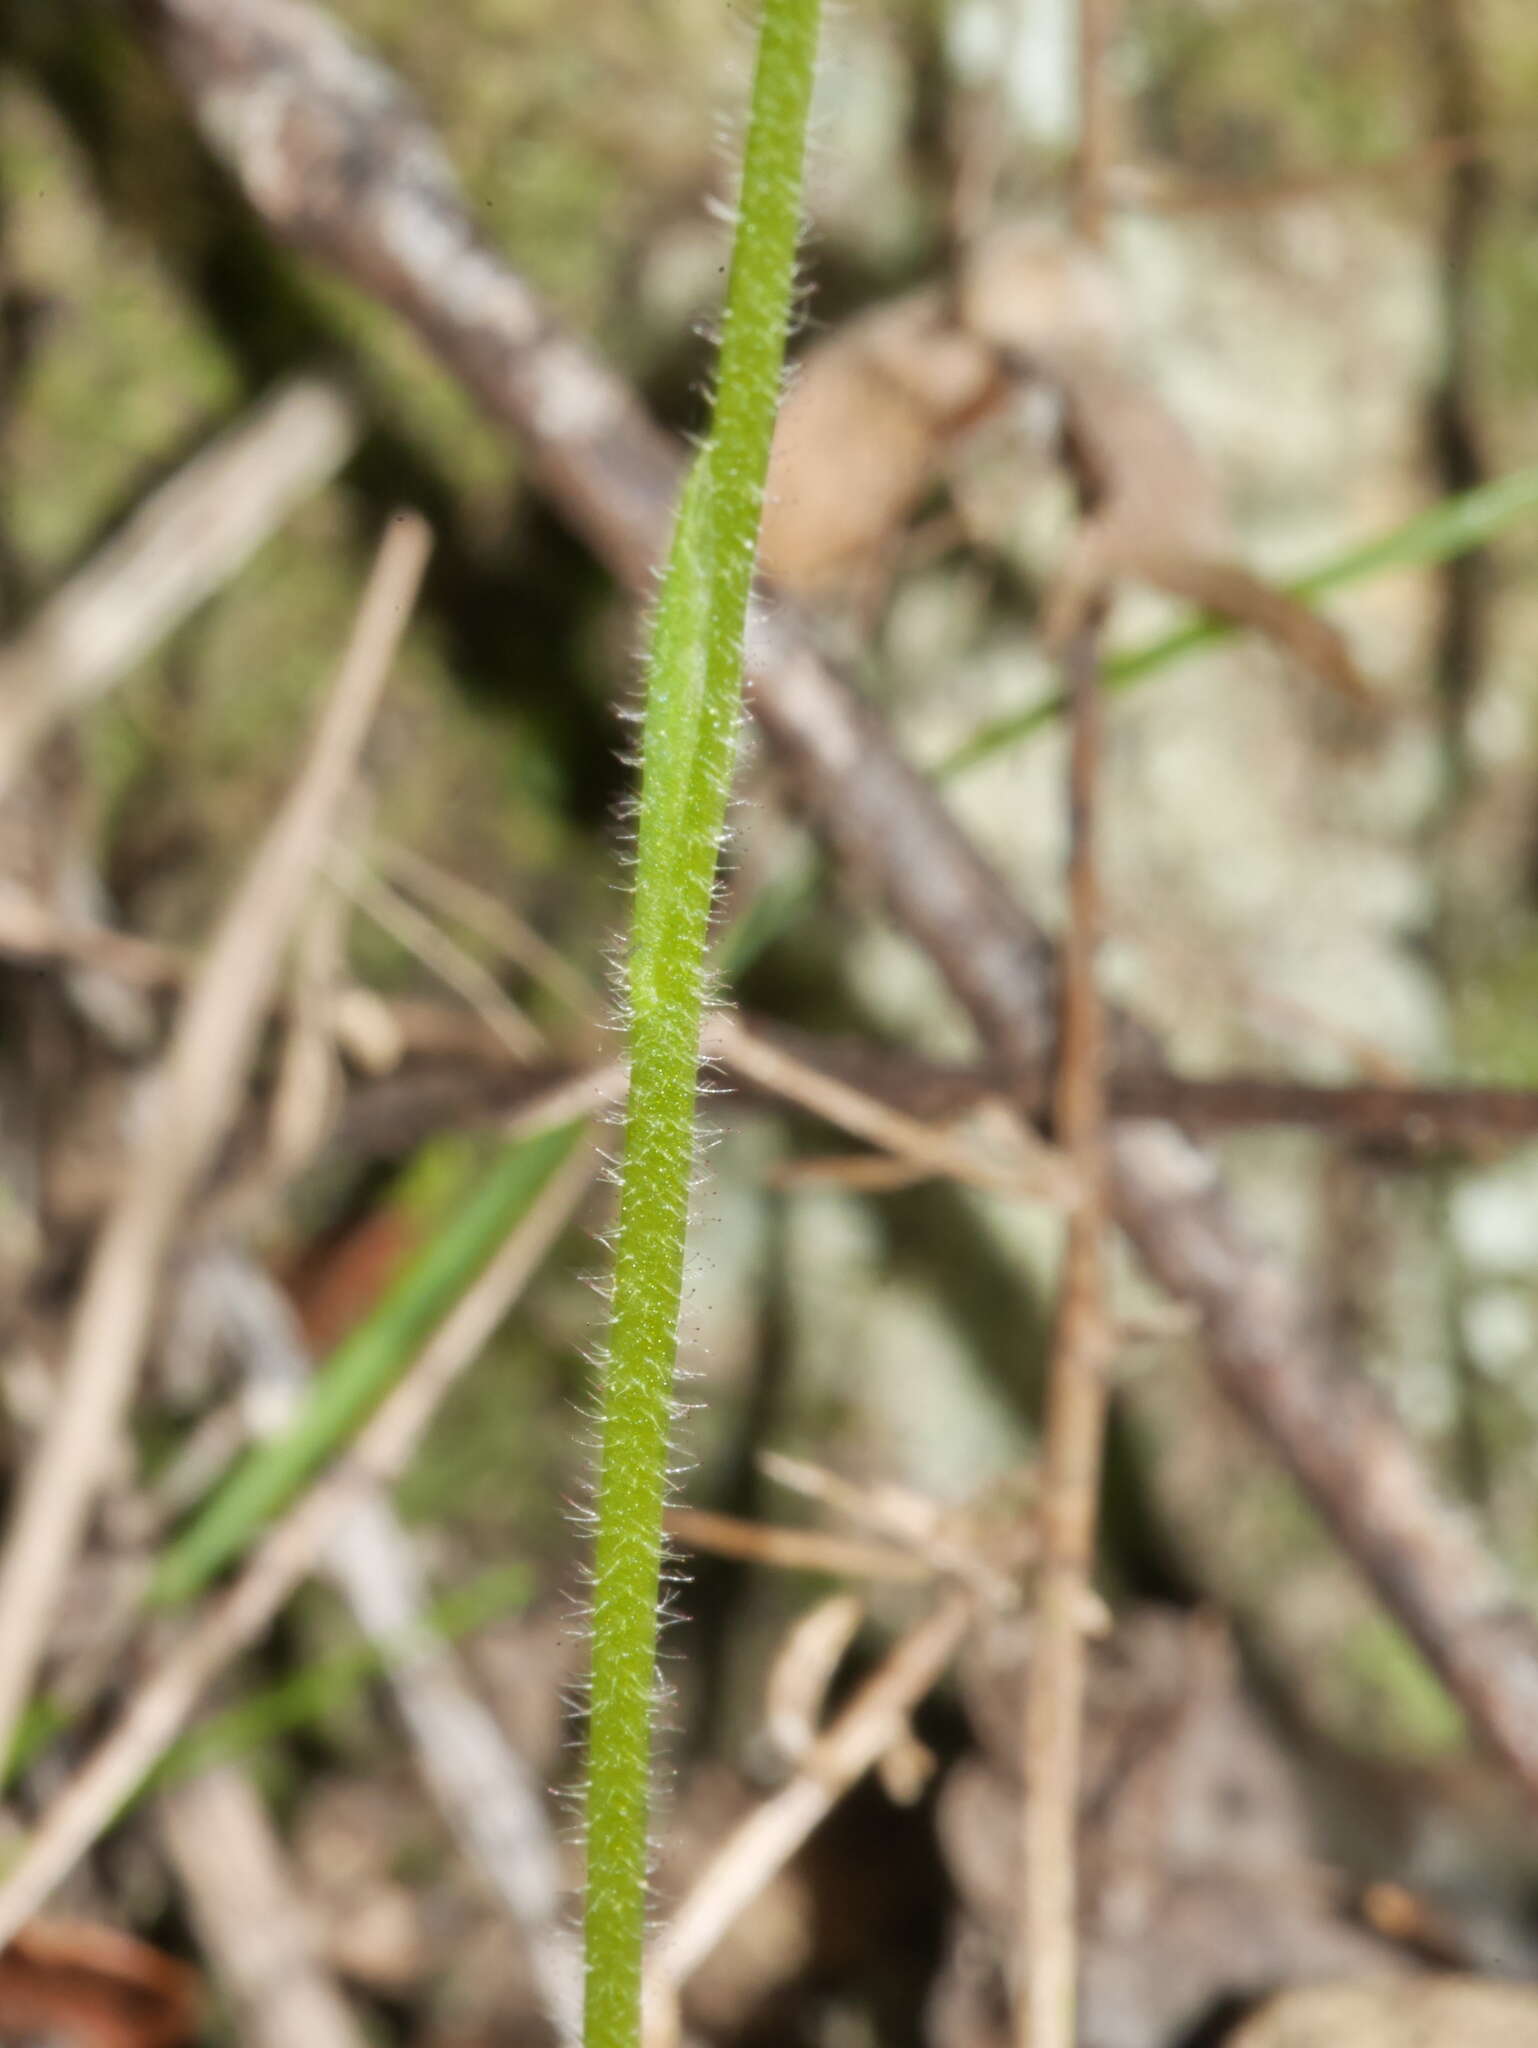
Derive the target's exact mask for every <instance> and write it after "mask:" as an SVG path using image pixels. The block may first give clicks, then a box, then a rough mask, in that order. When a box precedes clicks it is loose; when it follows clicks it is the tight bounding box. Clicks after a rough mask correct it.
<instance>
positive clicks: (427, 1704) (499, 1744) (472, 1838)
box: [187, 1252, 580, 2041]
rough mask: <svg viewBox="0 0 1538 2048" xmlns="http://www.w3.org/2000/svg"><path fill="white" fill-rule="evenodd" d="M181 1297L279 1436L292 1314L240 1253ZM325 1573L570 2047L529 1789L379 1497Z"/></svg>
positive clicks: (572, 1959) (295, 1347) (294, 1354)
mask: <svg viewBox="0 0 1538 2048" xmlns="http://www.w3.org/2000/svg"><path fill="white" fill-rule="evenodd" d="M188 1286H189V1288H192V1287H195V1288H196V1290H197V1291H196V1297H195V1298H194V1299H193V1300H191V1301H189V1302H188V1303H187V1307H188V1310H189V1312H190V1316H191V1318H192V1320H193V1322H194V1324H195V1325H197V1326H200V1327H201V1329H202V1331H203V1332H204V1333H205V1341H206V1337H207V1335H209V1334H212V1333H214V1332H216V1331H217V1332H218V1334H219V1335H220V1337H221V1338H222V1340H223V1341H222V1345H221V1348H222V1349H224V1350H226V1351H227V1352H228V1353H230V1354H231V1355H232V1356H233V1357H234V1358H235V1359H237V1360H238V1362H239V1365H240V1368H241V1370H242V1372H243V1374H244V1378H245V1383H246V1387H247V1389H248V1392H249V1393H250V1394H251V1395H253V1396H254V1397H255V1398H254V1399H253V1400H251V1401H250V1402H248V1404H247V1417H246V1419H247V1425H248V1429H247V1434H248V1435H249V1433H250V1426H251V1425H252V1424H253V1423H255V1425H256V1427H257V1430H258V1433H259V1434H262V1435H270V1434H272V1433H274V1432H275V1431H276V1430H278V1429H280V1428H282V1427H283V1426H285V1425H286V1424H287V1423H288V1422H289V1421H290V1420H291V1419H292V1417H293V1415H294V1413H295V1411H296V1410H297V1408H298V1407H299V1405H300V1402H301V1400H302V1398H303V1394H304V1389H305V1387H306V1385H307V1384H308V1382H309V1380H310V1378H311V1375H312V1370H313V1368H312V1362H311V1360H310V1358H309V1356H308V1353H307V1350H306V1346H305V1341H304V1337H303V1333H302V1332H301V1330H300V1327H299V1324H298V1320H297V1318H296V1316H295V1313H294V1310H293V1308H292V1306H291V1304H290V1303H289V1302H288V1300H287V1299H286V1297H285V1296H284V1295H283V1294H282V1292H281V1290H280V1289H279V1288H278V1287H277V1285H276V1283H275V1282H274V1281H273V1280H272V1279H271V1278H270V1277H269V1276H268V1274H267V1273H265V1272H264V1271H263V1270H262V1269H261V1268H260V1267H259V1266H257V1265H255V1264H254V1263H253V1262H252V1261H251V1260H250V1259H248V1258H246V1257H244V1256H242V1255H240V1254H238V1253H228V1252H225V1253H217V1254H215V1255H214V1256H213V1257H212V1258H210V1259H208V1260H205V1261H203V1262H202V1265H201V1271H200V1272H198V1273H196V1274H194V1275H192V1276H189V1282H188ZM321 1568H322V1570H323V1572H324V1574H325V1575H326V1576H327V1577H328V1578H329V1579H330V1580H331V1581H332V1582H333V1584H334V1585H335V1586H336V1588H337V1590H338V1592H339V1593H340V1594H341V1596H342V1598H343V1599H344V1600H345V1601H346V1603H347V1605H348V1606H349V1608H350V1609H351V1610H352V1613H353V1615H354V1618H355V1619H356V1621H357V1622H358V1625H359V1627H360V1628H361V1629H362V1631H363V1634H364V1636H365V1637H366V1638H367V1639H368V1640H369V1641H370V1642H372V1643H373V1644H374V1645H375V1646H376V1647H377V1648H378V1649H379V1650H380V1651H381V1652H382V1655H383V1661H384V1670H385V1675H386V1677H387V1679H388V1682H389V1684H390V1686H391V1689H392V1690H393V1692H394V1694H395V1697H396V1704H397V1707H398V1709H399V1712H400V1716H401V1720H402V1722H403V1723H404V1725H405V1728H406V1731H407V1734H408V1736H409V1737H410V1739H411V1742H412V1744H413V1747H414V1751H415V1754H416V1757H417V1759H418V1762H419V1765H420V1768H421V1773H422V1777H423V1780H424V1782H425V1784H426V1786H427V1789H428V1791H429V1792H430V1793H431V1794H432V1796H433V1798H434V1799H435V1800H436V1801H437V1803H438V1806H439V1809H440V1811H441V1812H442V1814H443V1816H444V1819H445V1821H446V1822H447V1824H448V1826H449V1828H450V1830H451V1832H452V1833H453V1834H454V1836H455V1838H456V1839H457V1840H458V1841H459V1842H460V1844H461V1845H462V1847H463V1848H464V1850H465V1853H466V1856H467V1858H468V1860H469V1862H470V1863H471V1865H472V1866H473V1867H474V1868H476V1869H478V1870H479V1871H480V1873H481V1875H482V1876H483V1877H484V1878H485V1880H486V1882H487V1884H488V1886H489V1887H490V1889H491V1890H492V1891H493V1892H494V1893H495V1894H496V1895H497V1896H498V1897H499V1898H500V1899H501V1900H502V1902H503V1904H504V1905H505V1906H506V1908H507V1909H508V1913H509V1916H510V1918H511V1919H512V1921H513V1923H514V1925H515V1926H516V1927H517V1928H518V1930H519V1932H520V1934H521V1936H522V1938H523V1941H524V1943H525V1945H526V1947H527V1950H528V1953H529V1960H530V1964H531V1967H532V1972H533V1977H534V1981H535V1985H536V1987H537V1989H538V1991H539V1994H540V1998H541V2001H542V2003H543V2006H544V2009H545V2012H546V2015H547V2017H548V2018H549V2020H550V2022H551V2025H552V2027H553V2028H554V2029H555V2032H556V2033H557V2035H558V2036H559V2037H560V2038H561V2039H562V2040H563V2041H570V2040H574V2039H575V2037H576V2034H577V2031H578V2026H577V2014H578V2008H579V2004H580V1999H579V1996H578V1992H579V1970H578V1960H577V1955H576V1951H575V1948H574V1946H573V1943H572V1940H571V1936H570V1930H569V1928H567V1927H566V1926H565V1924H564V1923H563V1919H562V1900H561V1890H560V1866H559V1855H558V1851H557V1849H556V1845H555V1839H554V1835H553V1831H552V1829H551V1826H550V1822H549V1819H548V1816H547V1815H546V1812H545V1808H544V1803H543V1799H542V1796H541V1789H540V1785H539V1782H538V1779H537V1778H536V1776H535V1774H534V1772H533V1771H532V1769H531V1768H530V1766H529V1765H528V1764H527V1763H526V1762H525V1760H524V1758H523V1757H522V1756H521V1755H520V1754H519V1752H518V1751H517V1750H516V1749H515V1748H514V1746H513V1744H512V1742H511V1740H510V1739H509V1737H508V1736H507V1735H506V1734H505V1733H504V1732H503V1731H502V1729H501V1728H499V1727H498V1725H497V1723H496V1721H495V1719H494V1718H493V1716H492V1715H491V1714H490V1713H489V1712H488V1711H487V1709H486V1707H485V1706H484V1704H483V1703H482V1701H481V1700H480V1699H479V1698H478V1697H477V1695H476V1693H475V1691H474V1688H473V1686H472V1685H471V1683H470V1680H469V1677H468V1675H467V1673H466V1671H465V1669H464V1667H463V1663H462V1660H461V1659H460V1657H459V1656H458V1655H457V1654H456V1652H455V1651H454V1649H453V1648H452V1647H451V1646H450V1645H449V1644H448V1643H446V1642H445V1641H444V1640H443V1638H442V1637H441V1636H440V1635H438V1634H436V1633H435V1632H434V1631H433V1630H432V1629H431V1628H430V1627H429V1626H428V1624H427V1620H426V1613H427V1601H426V1597H425V1594H424V1590H423V1573H422V1567H421V1563H420V1560H419V1558H418V1554H417V1546H416V1545H415V1543H414V1542H413V1540H412V1538H411V1536H410V1534H409V1532H408V1531H407V1530H406V1528H405V1527H404V1526H403V1525H402V1523H401V1521H400V1519H399V1517H398V1516H397V1515H396V1512H395V1509H394V1507H393V1506H392V1504H391V1502H390V1499H389V1496H388V1494H387V1493H386V1492H385V1491H384V1489H383V1488H381V1487H378V1486H372V1487H369V1488H367V1489H366V1490H364V1491H363V1492H362V1493H361V1494H360V1497H359V1499H358V1501H357V1504H356V1505H355V1507H354V1508H353V1510H352V1512H351V1513H350V1514H349V1515H348V1516H347V1517H346V1518H345V1520H344V1521H343V1523H342V1526H341V1527H340V1528H339V1529H338V1530H337V1532H336V1534H335V1535H334V1536H333V1538H332V1539H331V1541H330V1543H329V1544H328V1545H327V1546H326V1549H325V1552H324V1555H323V1557H322V1560H321Z"/></svg>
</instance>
